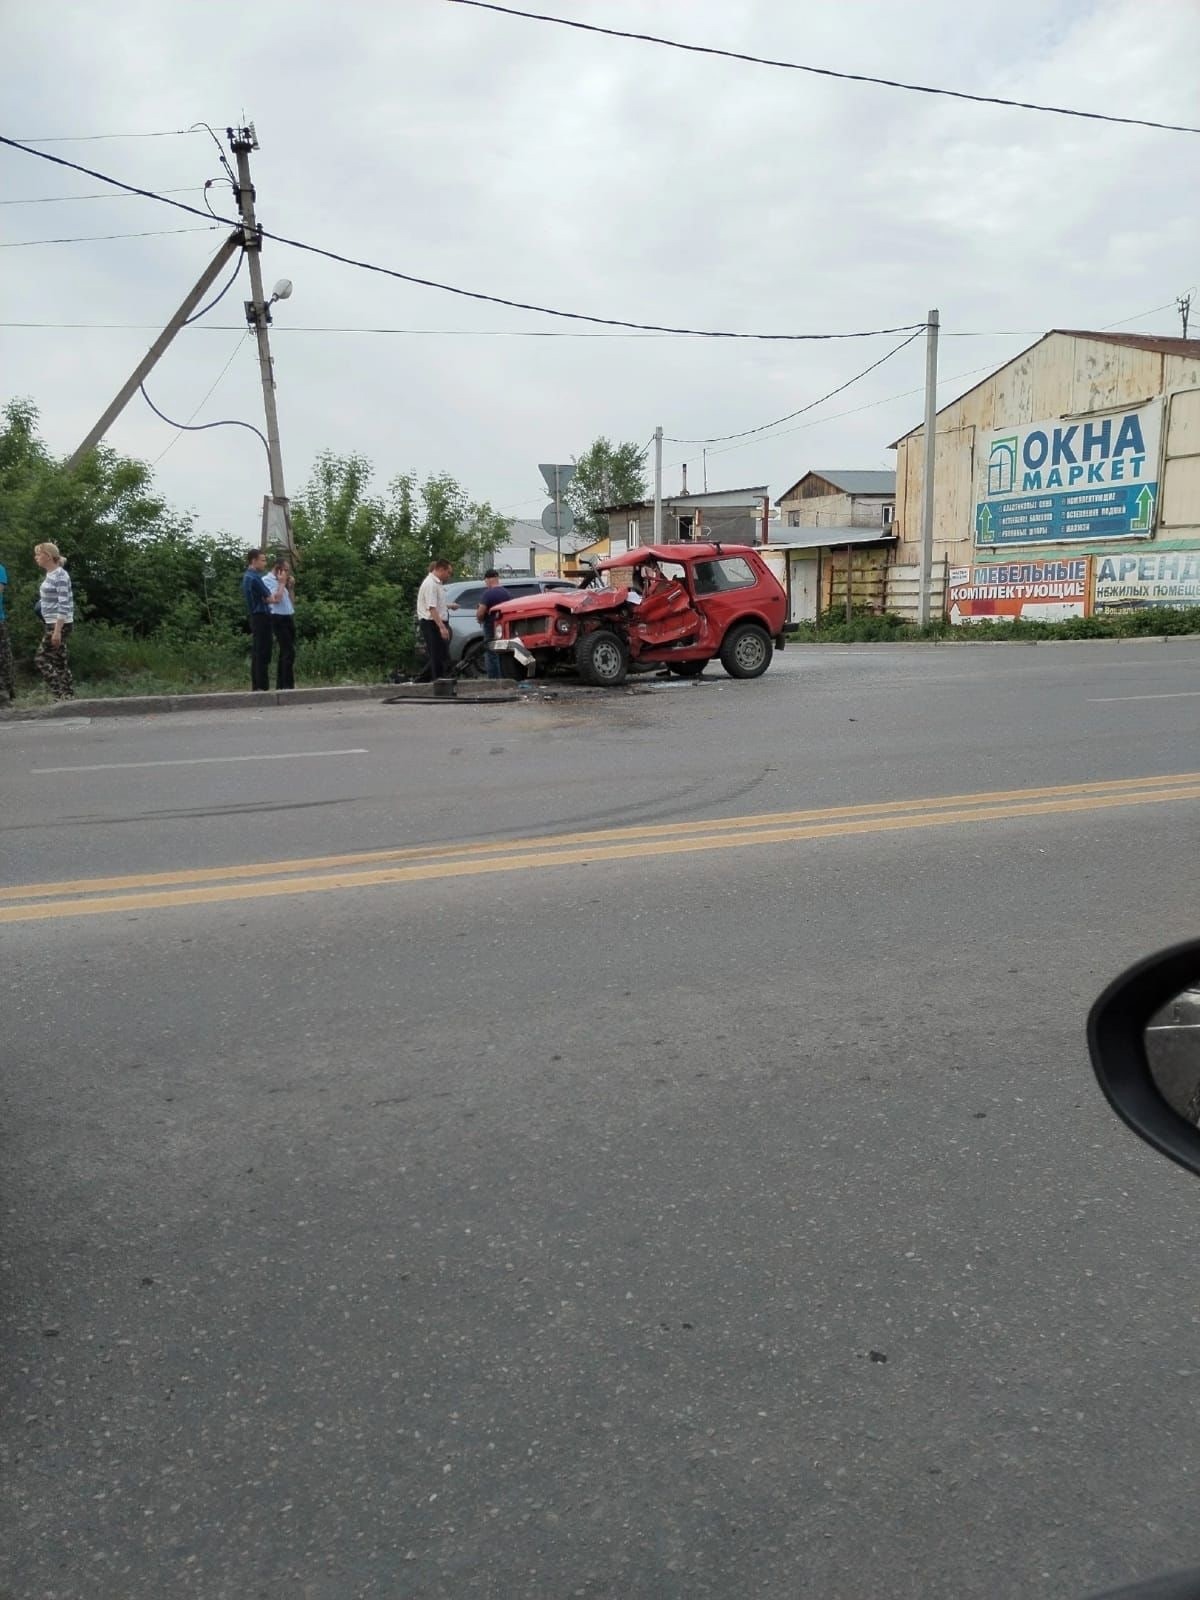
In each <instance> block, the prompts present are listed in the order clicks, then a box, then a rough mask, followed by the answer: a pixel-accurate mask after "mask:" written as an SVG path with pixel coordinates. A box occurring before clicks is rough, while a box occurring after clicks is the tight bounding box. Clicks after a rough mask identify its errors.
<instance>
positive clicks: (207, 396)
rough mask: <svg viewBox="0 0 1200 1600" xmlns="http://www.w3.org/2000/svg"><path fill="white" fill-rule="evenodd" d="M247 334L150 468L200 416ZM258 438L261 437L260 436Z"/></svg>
mask: <svg viewBox="0 0 1200 1600" xmlns="http://www.w3.org/2000/svg"><path fill="white" fill-rule="evenodd" d="M248 332H249V330H246V331H244V332H243V333H242V336H241V338H240V339H239V340H238V342H237V343H236V344H235V345H234V347H233V349H232V350H231V351H230V352H229V358H228V360H227V361H226V362H225V365H224V366H223V367H222V368H221V370H220V372H218V373H217V375H216V377H215V378H214V379H213V382H212V384H211V386H210V387H209V389H208V391H207V392H206V394H205V396H204V398H203V400H201V401H200V403H199V405H198V406H197V407H196V409H195V410H194V411H193V412H192V414H191V416H190V417H189V418H188V419H187V422H184V423H181V424H180V427H179V431H178V433H176V435H175V437H174V438H173V439H172V440H171V442H170V444H169V445H167V446H166V448H165V449H163V450H160V451H159V453H158V455H156V456H155V458H154V460H153V461H152V462H151V463H150V465H151V466H152V467H156V466H157V465H158V463H159V462H160V461H161V460H162V458H163V457H164V456H165V455H166V454H167V452H168V451H170V450H174V448H175V446H176V445H177V444H178V443H179V441H180V439H182V438H183V436H184V434H185V433H186V432H187V430H188V428H189V427H190V426H191V424H192V423H193V422H194V421H195V420H196V418H197V417H198V416H199V415H200V413H201V412H202V411H203V410H204V408H205V406H206V405H207V404H208V402H209V401H210V400H211V399H212V397H213V395H214V394H215V393H216V391H217V387H218V385H219V384H220V382H221V379H222V378H223V377H224V376H225V374H226V373H227V372H228V371H229V369H230V367H231V366H232V365H233V363H234V361H235V360H236V359H237V355H238V352H239V351H240V350H241V348H242V346H243V345H244V344H245V342H246V338H247V334H248ZM143 393H144V391H143ZM145 398H146V399H147V401H148V400H149V396H148V395H146V396H145ZM260 437H261V435H260Z"/></svg>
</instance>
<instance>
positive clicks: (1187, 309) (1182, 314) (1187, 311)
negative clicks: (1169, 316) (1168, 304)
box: [1175, 294, 1192, 339]
mask: <svg viewBox="0 0 1200 1600" xmlns="http://www.w3.org/2000/svg"><path fill="white" fill-rule="evenodd" d="M1175 304H1176V305H1177V306H1178V307H1179V318H1180V321H1181V322H1182V323H1183V337H1184V338H1185V339H1186V338H1187V331H1188V318H1189V317H1190V315H1191V311H1192V297H1191V295H1190V294H1181V295H1180V296H1179V298H1178V299H1177V300H1176V302H1175Z"/></svg>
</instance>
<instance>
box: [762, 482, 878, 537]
mask: <svg viewBox="0 0 1200 1600" xmlns="http://www.w3.org/2000/svg"><path fill="white" fill-rule="evenodd" d="M775 504H776V505H777V506H778V507H779V514H780V520H781V521H782V523H783V524H784V526H785V527H788V528H882V529H883V530H885V531H889V530H890V529H891V525H892V522H893V520H894V519H895V513H896V474H895V473H894V472H874V471H860V470H859V469H857V468H854V469H849V470H841V469H837V470H833V469H827V468H822V469H821V470H819V471H818V470H817V469H816V468H812V469H811V470H810V471H808V472H806V473H805V474H804V476H803V477H802V478H799V479H797V481H796V482H795V483H794V484H793V485H792V487H791V488H790V489H788V490H787V491H786V492H785V493H784V494H781V495H780V496H779V498H778V499H777V500H776V502H775ZM784 538H786V535H784V534H780V535H779V536H778V537H777V538H776V539H774V540H773V542H776V543H780V542H782V540H783V539H784Z"/></svg>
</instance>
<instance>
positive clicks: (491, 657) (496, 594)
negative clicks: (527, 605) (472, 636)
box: [475, 567, 512, 678]
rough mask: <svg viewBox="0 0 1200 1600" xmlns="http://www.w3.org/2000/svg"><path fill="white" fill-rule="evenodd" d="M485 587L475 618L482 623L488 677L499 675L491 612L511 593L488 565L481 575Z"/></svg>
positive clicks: (485, 668) (484, 657)
mask: <svg viewBox="0 0 1200 1600" xmlns="http://www.w3.org/2000/svg"><path fill="white" fill-rule="evenodd" d="M483 581H484V583H486V584H487V588H486V589H485V590H484V591H483V593H482V594H481V595H480V596H479V604H478V605H477V606H476V607H475V620H476V622H481V623H482V624H483V665H484V670H485V671H486V672H487V675H488V677H489V678H498V677H499V676H500V659H499V657H498V656H497V655H496V652H495V651H494V650H493V649H492V639H493V637H494V635H495V632H496V624H495V622H494V620H493V618H492V612H493V611H494V610H495V609H496V607H497V606H502V605H503V604H504V602H505V601H506V600H511V599H512V595H511V594H509V592H508V590H507V589H506V588H505V587H504V585H503V584H502V583H501V582H500V574H499V573H498V572H497V571H496V569H495V567H490V568H489V569H488V571H487V572H485V573H484V575H483Z"/></svg>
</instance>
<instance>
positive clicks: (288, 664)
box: [263, 558, 296, 689]
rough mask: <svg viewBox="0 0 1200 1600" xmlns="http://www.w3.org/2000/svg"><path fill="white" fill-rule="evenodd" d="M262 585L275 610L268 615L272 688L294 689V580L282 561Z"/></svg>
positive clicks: (272, 569) (290, 570) (273, 568)
mask: <svg viewBox="0 0 1200 1600" xmlns="http://www.w3.org/2000/svg"><path fill="white" fill-rule="evenodd" d="M263 582H264V583H265V584H266V586H267V588H268V589H269V590H270V591H271V598H272V600H273V601H274V603H275V610H274V611H273V612H272V613H271V632H272V633H273V634H274V636H275V644H276V647H277V649H278V651H279V654H278V655H277V656H276V657H275V687H276V688H277V689H294V688H295V687H296V605H295V600H296V580H295V578H294V577H293V576H292V569H291V567H290V566H289V565H288V563H287V562H286V561H285V560H283V559H282V558H281V559H280V560H279V561H277V562H276V563H275V565H274V566H273V567H272V568H271V570H270V572H268V573H267V574H266V576H265V577H264V578H263Z"/></svg>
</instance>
